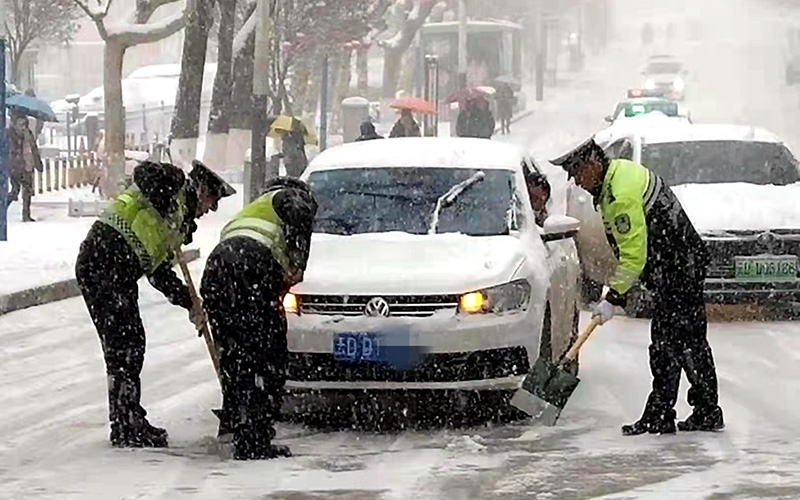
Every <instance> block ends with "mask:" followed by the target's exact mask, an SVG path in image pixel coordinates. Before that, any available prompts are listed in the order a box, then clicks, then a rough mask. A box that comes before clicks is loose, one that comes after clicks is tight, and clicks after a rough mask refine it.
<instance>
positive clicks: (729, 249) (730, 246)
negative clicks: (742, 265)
mask: <svg viewBox="0 0 800 500" xmlns="http://www.w3.org/2000/svg"><path fill="white" fill-rule="evenodd" d="M703 240H705V242H706V245H707V247H708V252H709V256H710V258H711V262H710V263H709V265H708V270H707V272H706V277H707V278H712V279H732V278H734V277H735V276H736V265H735V263H734V258H735V257H741V256H750V255H761V254H770V255H800V233H797V232H796V231H791V230H772V231H727V232H725V234H720V235H703Z"/></svg>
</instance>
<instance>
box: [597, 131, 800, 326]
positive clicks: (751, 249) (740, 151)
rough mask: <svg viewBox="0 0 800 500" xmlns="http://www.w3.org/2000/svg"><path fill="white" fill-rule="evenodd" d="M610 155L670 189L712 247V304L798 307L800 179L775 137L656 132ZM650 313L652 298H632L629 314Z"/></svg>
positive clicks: (633, 136) (610, 147) (634, 137)
mask: <svg viewBox="0 0 800 500" xmlns="http://www.w3.org/2000/svg"><path fill="white" fill-rule="evenodd" d="M605 149H606V152H607V154H608V155H609V156H610V157H613V158H626V159H630V160H633V161H636V162H640V163H642V164H643V165H645V166H646V167H648V168H650V169H651V170H653V171H654V172H656V173H657V174H659V175H660V176H661V177H663V178H664V180H665V181H666V183H667V184H668V185H670V186H672V189H673V190H674V191H675V194H676V195H677V197H678V199H679V200H680V202H681V205H683V208H684V210H686V213H687V214H688V215H689V218H690V219H691V220H692V223H693V224H694V225H695V227H696V228H697V230H698V232H700V234H701V235H702V237H703V239H704V241H705V242H706V244H707V245H708V249H709V252H710V256H711V262H710V264H709V266H708V272H707V278H706V287H705V288H706V301H707V302H711V303H724V304H735V303H745V302H747V303H759V304H765V305H775V304H778V305H781V306H786V305H791V304H796V303H797V302H798V298H800V295H799V294H800V279H799V278H800V275H799V274H798V256H800V204H798V201H797V200H799V199H800V183H798V180H800V175H799V174H798V165H797V160H796V159H795V157H794V156H793V154H792V153H791V151H789V149H788V148H787V147H786V146H785V145H784V144H783V143H782V142H781V141H780V139H779V138H778V137H777V136H775V135H774V134H772V133H770V132H768V131H766V130H763V129H761V128H756V127H748V126H739V125H683V126H671V127H653V128H650V129H642V130H640V131H638V132H631V133H629V134H623V135H617V136H616V137H615V138H614V139H613V140H612V141H611V142H610V143H607V145H606V147H605ZM584 223H585V222H584ZM649 309H650V299H649V295H648V294H646V293H644V292H643V291H641V290H639V291H637V292H636V293H634V294H633V297H632V300H631V301H630V304H629V312H631V313H633V314H637V315H638V314H647V313H648V312H649Z"/></svg>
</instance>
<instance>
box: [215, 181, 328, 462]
mask: <svg viewBox="0 0 800 500" xmlns="http://www.w3.org/2000/svg"><path fill="white" fill-rule="evenodd" d="M316 211H317V204H316V202H315V201H314V197H313V195H312V194H311V191H310V189H309V187H308V185H306V184H305V183H304V182H302V181H299V180H297V179H293V178H288V177H287V178H277V179H273V180H272V181H270V182H269V183H268V184H267V187H266V191H265V193H264V194H263V195H262V196H261V197H259V198H257V199H256V200H255V201H253V202H252V203H250V204H249V205H247V206H246V207H244V209H242V211H241V212H239V213H238V214H237V215H236V216H235V217H234V218H233V219H232V220H231V221H230V222H228V224H227V225H226V226H225V227H224V228H223V229H222V234H221V236H220V240H221V241H220V242H219V244H218V245H217V247H216V248H215V249H214V250H213V252H211V255H210V256H209V258H208V262H207V263H206V269H205V272H204V273H203V280H202V283H201V287H200V293H201V295H202V297H203V306H204V308H205V310H206V312H207V313H208V319H209V322H210V324H211V332H212V334H213V336H214V343H215V345H216V346H217V348H218V350H219V354H220V371H221V374H222V377H221V378H222V411H221V412H220V413H219V417H220V428H219V436H220V437H221V438H223V437H224V436H225V435H226V434H232V436H231V437H232V442H233V456H234V458H235V459H238V460H252V459H264V458H275V457H279V456H290V455H291V454H290V452H289V449H288V448H287V447H285V446H276V445H274V444H273V443H272V440H273V439H274V437H275V427H274V422H275V420H276V419H277V417H278V414H279V412H280V408H281V403H282V400H283V385H284V383H285V381H286V363H287V357H288V350H287V345H286V313H285V311H284V308H283V296H284V295H285V294H286V292H287V291H288V290H289V288H290V287H291V286H293V285H295V284H296V283H299V282H300V281H302V279H303V271H304V270H305V268H306V262H307V260H308V253H309V249H310V245H311V232H312V226H313V223H314V216H315V215H316Z"/></svg>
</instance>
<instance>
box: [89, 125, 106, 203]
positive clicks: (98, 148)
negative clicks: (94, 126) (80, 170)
mask: <svg viewBox="0 0 800 500" xmlns="http://www.w3.org/2000/svg"><path fill="white" fill-rule="evenodd" d="M92 165H93V168H92V172H91V176H92V193H94V192H95V190H97V191H98V192H99V193H100V194H101V195H102V194H103V179H104V177H105V175H106V139H105V136H104V134H103V132H102V131H99V132H97V135H96V136H95V141H94V162H92Z"/></svg>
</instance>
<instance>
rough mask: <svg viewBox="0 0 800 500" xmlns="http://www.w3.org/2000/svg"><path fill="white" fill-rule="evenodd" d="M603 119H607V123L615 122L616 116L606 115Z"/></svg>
mask: <svg viewBox="0 0 800 500" xmlns="http://www.w3.org/2000/svg"><path fill="white" fill-rule="evenodd" d="M603 120H605V121H606V123H614V117H613V116H611V115H608V116H606V117H605V118H603Z"/></svg>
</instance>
